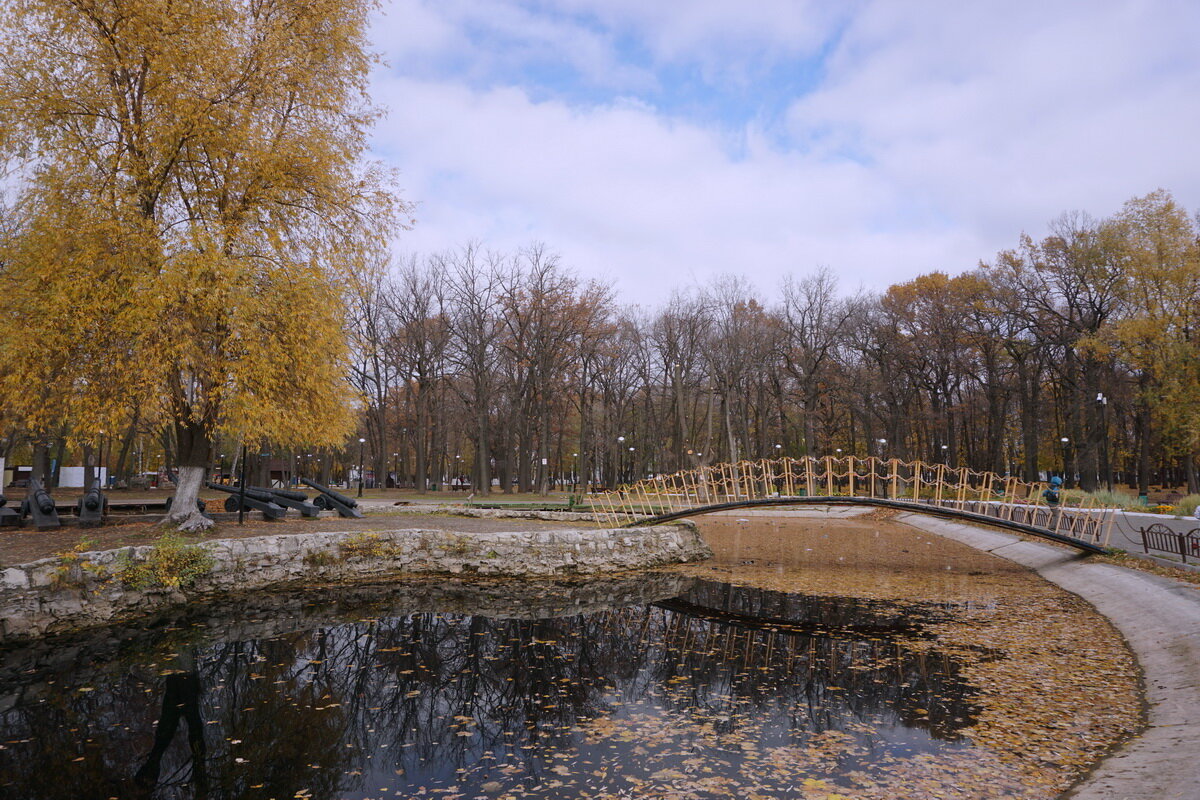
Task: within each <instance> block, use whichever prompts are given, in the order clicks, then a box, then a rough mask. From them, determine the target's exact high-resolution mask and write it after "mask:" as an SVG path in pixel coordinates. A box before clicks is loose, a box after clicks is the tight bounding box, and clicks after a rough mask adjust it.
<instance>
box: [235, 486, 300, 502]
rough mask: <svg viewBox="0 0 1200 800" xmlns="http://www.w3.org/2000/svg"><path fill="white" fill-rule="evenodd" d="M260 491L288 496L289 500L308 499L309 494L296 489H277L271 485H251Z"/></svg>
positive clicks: (278, 495)
mask: <svg viewBox="0 0 1200 800" xmlns="http://www.w3.org/2000/svg"><path fill="white" fill-rule="evenodd" d="M249 488H251V489H254V490H256V491H259V492H266V493H268V494H273V495H275V496H277V497H286V498H287V499H289V500H307V499H308V495H306V494H305V493H304V492H298V491H296V490H295V489H276V488H274V487H271V486H251V487H249Z"/></svg>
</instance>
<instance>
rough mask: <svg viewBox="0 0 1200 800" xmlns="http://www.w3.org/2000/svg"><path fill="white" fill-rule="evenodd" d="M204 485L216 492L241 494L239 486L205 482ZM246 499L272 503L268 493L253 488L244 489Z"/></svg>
mask: <svg viewBox="0 0 1200 800" xmlns="http://www.w3.org/2000/svg"><path fill="white" fill-rule="evenodd" d="M204 485H205V486H207V487H208V488H210V489H216V490H217V491H218V492H225V493H226V494H241V493H242V489H241V487H239V486H226V485H224V484H221V483H213V482H212V481H205V482H204ZM246 497H249V498H251V499H253V500H258V501H259V502H261V503H270V502H271V501H272V497H271V493H270V492H268V491H266V490H264V489H256V488H255V487H253V486H247V487H246Z"/></svg>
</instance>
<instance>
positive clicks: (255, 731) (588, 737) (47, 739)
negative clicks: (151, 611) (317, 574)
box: [0, 581, 975, 799]
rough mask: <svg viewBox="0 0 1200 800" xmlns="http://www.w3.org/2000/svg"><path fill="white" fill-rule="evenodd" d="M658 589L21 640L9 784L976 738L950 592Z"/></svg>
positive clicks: (887, 753)
mask: <svg viewBox="0 0 1200 800" xmlns="http://www.w3.org/2000/svg"><path fill="white" fill-rule="evenodd" d="M639 586H640V588H639V590H638V591H639V594H638V597H639V602H637V603H635V604H633V605H621V604H620V603H619V602H616V603H613V604H611V605H609V606H608V607H601V606H599V605H597V604H595V603H590V604H584V605H585V606H586V608H587V612H586V613H579V614H573V615H567V616H558V617H554V616H545V617H541V618H503V617H500V616H484V615H482V614H468V613H464V611H463V610H462V609H459V610H457V611H455V612H453V613H441V612H437V611H429V610H426V611H420V612H417V613H403V614H401V613H394V612H393V613H390V614H389V615H386V616H376V615H374V614H371V613H370V612H371V611H373V610H374V611H377V610H378V609H379V608H380V607H381V605H382V606H383V607H387V608H391V607H392V602H393V601H394V599H395V598H394V597H392V596H389V598H388V599H387V600H386V601H378V602H369V601H368V602H357V603H352V602H348V601H347V602H343V603H342V604H341V606H340V608H339V612H338V613H339V617H340V620H332V619H328V618H327V617H325V616H324V615H321V616H320V619H321V621H322V622H323V623H324V624H322V625H320V626H317V627H311V626H304V625H295V624H293V625H291V626H286V625H285V626H284V628H283V629H281V630H279V631H277V632H276V633H275V634H273V635H264V636H259V637H257V638H241V637H238V638H235V639H231V638H228V637H222V636H220V635H218V633H217V631H219V629H214V628H211V627H205V625H200V623H198V622H196V619H195V618H193V621H192V622H191V623H189V622H187V621H186V620H178V619H177V620H172V621H171V624H169V625H167V626H165V627H161V628H159V629H157V630H156V631H155V632H154V637H155V639H156V640H157V643H154V644H152V643H149V642H144V641H141V642H137V641H135V642H126V643H124V645H123V646H122V647H120V648H119V654H114V652H113V651H112V649H111V647H109V649H107V650H106V649H105V648H106V646H105V645H104V644H103V642H97V643H92V644H91V645H90V646H92V647H94V648H97V651H98V652H106V653H107V654H108V656H107V657H106V658H102V659H96V658H93V659H90V660H89V662H88V664H89V666H85V665H83V664H77V665H76V666H75V667H74V668H73V669H71V670H63V669H58V670H53V669H47V668H44V667H43V668H39V667H37V666H36V665H35V666H30V665H29V661H28V659H29V655H28V653H26V654H23V655H22V654H9V658H7V659H6V661H7V663H8V665H9V667H10V669H9V671H8V672H6V673H5V675H6V677H13V670H12V669H11V667H12V666H13V665H14V664H20V665H22V666H23V667H24V669H23V674H24V675H25V676H26V678H25V679H24V680H23V681H21V680H19V681H17V682H18V683H21V686H19V687H16V688H19V691H17V690H16V688H14V687H12V686H10V687H8V688H9V689H10V690H11V691H8V692H6V695H5V696H6V697H8V698H10V699H11V700H12V702H13V705H12V706H11V707H9V708H7V709H6V710H4V711H3V712H2V713H0V740H2V741H3V742H4V749H3V750H0V776H2V777H0V796H12V797H22V798H64V799H65V798H80V797H137V796H153V797H156V798H197V797H211V798H260V797H261V798H268V797H293V796H303V797H311V798H334V797H362V798H365V797H381V796H389V797H391V796H397V795H398V796H409V795H411V794H415V793H417V792H418V791H419V790H421V787H424V792H426V793H431V794H433V793H435V790H437V791H440V792H441V793H444V794H446V795H447V796H455V795H459V794H461V795H462V796H464V797H475V796H477V795H481V794H483V795H496V796H502V795H504V794H512V795H516V796H533V797H545V798H574V797H580V796H585V795H587V794H593V795H595V794H602V793H603V792H606V791H607V792H610V793H611V792H620V791H624V792H626V793H629V792H632V793H633V796H644V795H647V794H653V793H654V792H662V791H665V790H666V789H667V788H668V787H671V786H675V787H679V786H686V787H687V791H688V792H690V796H696V797H707V796H712V797H718V796H728V795H729V794H730V793H740V792H741V791H742V790H744V789H745V788H746V787H748V786H751V785H753V786H756V787H760V789H762V790H769V791H773V792H775V793H776V794H778V795H779V796H789V793H790V790H789V789H788V788H787V787H788V786H789V785H792V784H794V783H796V782H798V781H799V779H800V778H801V777H803V776H806V775H816V776H821V775H830V776H835V775H840V774H844V773H846V772H848V771H851V770H858V769H869V768H870V765H871V764H872V763H875V762H877V761H879V760H880V759H894V758H901V757H905V756H909V755H913V754H916V753H922V752H937V751H940V750H945V749H951V748H961V747H965V746H966V745H965V744H964V743H963V742H961V741H960V740H959V738H958V736H957V734H956V731H958V730H959V729H961V728H962V727H963V726H964V725H966V724H969V723H970V721H971V720H972V714H973V713H974V710H975V709H974V707H973V706H972V705H971V703H972V697H973V695H972V690H971V689H969V688H968V687H967V686H966V685H965V684H964V683H963V681H962V680H961V679H960V677H959V675H958V668H957V666H956V664H955V663H954V661H953V660H952V659H950V658H949V657H947V656H946V655H944V654H940V653H938V652H937V651H936V650H935V649H933V648H932V647H931V643H930V642H929V641H928V640H927V639H923V638H921V632H920V623H921V622H922V620H927V619H928V618H929V615H930V614H932V613H935V612H934V610H933V609H924V608H920V607H908V608H906V609H903V610H898V609H896V608H895V607H892V606H888V605H887V604H881V603H864V602H861V601H853V600H841V599H830V598H822V599H817V598H806V597H803V596H797V595H784V594H781V593H776V592H764V591H762V590H753V589H743V588H736V587H731V586H728V585H727V584H720V583H707V582H701V583H697V584H695V585H693V586H692V587H691V588H690V589H689V590H688V591H685V592H683V593H682V594H676V596H674V597H665V596H664V597H660V598H654V597H647V596H646V589H645V586H646V584H645V583H644V581H643V582H641V583H640V584H639ZM610 588H611V587H610ZM672 588H674V589H676V590H678V589H679V588H681V587H679V586H674V587H672ZM526 589H527V590H529V589H530V587H526ZM356 591H359V592H360V593H361V591H362V590H361V589H359V590H356ZM377 591H379V592H381V593H388V590H385V589H383V588H380V589H378V590H377ZM533 591H535V592H540V593H542V594H543V595H545V596H547V597H551V598H553V601H554V602H555V603H558V604H559V606H561V607H565V608H570V607H572V604H573V602H574V601H573V600H572V599H571V598H570V597H569V592H570V590H569V589H568V588H566V587H562V586H546V587H542V588H540V589H538V588H537V587H534V588H533ZM390 594H391V593H389V595H390ZM611 594H613V593H612V592H610V595H611ZM615 594H616V595H617V596H618V600H619V596H620V592H616V593H615ZM358 599H359V600H360V601H364V600H369V598H364V597H362V596H359V598H358ZM648 601H650V602H648ZM284 605H285V606H286V602H285V603H284ZM327 607H328V604H323V605H322V608H327ZM525 608H526V610H527V609H528V608H529V606H526V607H525ZM493 613H494V609H493ZM202 617H203V618H204V619H207V620H209V621H211V620H212V619H213V616H212V615H211V614H210V615H208V616H203V615H202ZM196 625H199V626H200V627H201V628H202V629H203V630H205V631H206V633H205V635H204V636H202V637H200V638H199V640H192V641H189V642H187V643H186V644H185V646H182V647H177V646H175V645H176V644H177V642H178V640H179V637H181V636H183V635H184V634H185V633H186V632H187V631H189V630H190V629H191V628H192V627H193V626H196ZM101 638H103V637H101ZM184 639H186V637H184ZM164 645H166V647H167V650H164V649H163V646H164ZM78 647H79V648H80V649H79V651H78V652H79V653H82V654H86V653H87V652H89V651H88V647H89V644H88V643H82V644H79V645H78ZM23 659H24V660H23ZM180 727H183V728H184V731H183V732H181V731H179V728H180ZM797 792H798V790H797ZM627 796H628V795H627ZM796 796H800V795H799V794H797V795H796Z"/></svg>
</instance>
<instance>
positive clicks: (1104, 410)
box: [1096, 392, 1113, 491]
mask: <svg viewBox="0 0 1200 800" xmlns="http://www.w3.org/2000/svg"><path fill="white" fill-rule="evenodd" d="M1096 405H1097V406H1099V407H1100V475H1101V477H1102V478H1103V480H1104V488H1105V489H1108V490H1109V491H1112V487H1113V471H1112V463H1111V462H1110V461H1109V460H1108V398H1107V397H1105V396H1104V392H1096Z"/></svg>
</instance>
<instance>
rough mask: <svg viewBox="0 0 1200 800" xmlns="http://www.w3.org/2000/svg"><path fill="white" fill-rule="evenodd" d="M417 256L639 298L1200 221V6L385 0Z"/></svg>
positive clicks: (387, 97) (873, 276)
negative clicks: (1078, 229) (568, 270)
mask: <svg viewBox="0 0 1200 800" xmlns="http://www.w3.org/2000/svg"><path fill="white" fill-rule="evenodd" d="M383 2H384V7H383V8H382V10H381V13H380V14H379V15H377V18H376V19H375V22H374V27H373V38H374V42H375V47H376V49H377V51H378V52H379V53H380V54H381V55H382V56H383V58H384V60H385V62H386V63H385V64H384V65H383V66H381V67H380V68H379V69H378V71H377V73H376V75H375V76H374V79H373V90H372V91H373V98H374V100H375V101H376V102H377V103H378V104H380V105H382V106H383V107H384V108H385V109H386V110H387V116H386V118H385V119H384V120H383V121H382V122H381V123H380V124H379V126H378V128H377V130H376V134H375V138H374V150H375V156H376V157H377V158H379V159H381V160H383V161H385V162H386V163H388V164H390V165H392V166H393V167H395V168H396V169H397V170H398V171H399V175H400V178H399V182H400V185H401V187H402V191H403V193H404V195H405V197H406V198H407V199H409V200H411V201H413V202H415V203H416V204H417V209H416V214H415V216H416V226H415V227H414V229H413V230H412V231H409V232H406V233H404V234H402V235H401V236H399V237H398V239H397V243H396V249H397V250H398V251H400V252H406V253H407V252H416V253H425V252H429V251H434V250H441V249H444V248H448V247H454V246H458V245H461V244H462V243H464V242H466V241H468V240H476V241H479V242H482V243H483V244H485V245H487V246H490V247H492V248H496V249H504V250H508V249H515V248H517V247H519V246H522V245H524V244H527V243H529V242H533V241H539V242H543V243H545V244H546V245H547V246H548V247H549V248H551V249H552V250H555V251H557V252H558V253H559V254H560V255H561V256H562V258H563V260H564V262H565V263H567V264H569V265H571V266H573V267H574V268H575V269H577V270H578V271H579V272H580V273H581V274H583V275H585V276H588V277H599V278H603V279H605V280H610V281H612V282H613V283H614V284H615V285H616V287H617V289H618V291H619V292H620V295H621V297H623V298H624V299H625V300H628V301H646V302H656V301H658V300H660V299H662V298H665V297H666V295H667V294H668V293H669V291H670V289H671V288H672V287H674V286H679V285H685V284H689V283H694V282H697V281H698V282H706V281H707V280H708V279H709V278H711V277H712V276H714V275H718V274H722V273H738V274H745V275H747V276H749V277H750V278H751V279H752V280H753V281H754V282H755V283H756V284H757V285H758V286H760V287H761V288H763V289H765V290H769V289H770V288H771V287H773V286H775V285H776V284H777V283H778V280H779V279H780V277H781V276H783V275H785V274H787V273H794V274H803V273H806V272H809V271H811V270H813V269H814V268H816V267H818V266H822V265H824V266H828V267H829V268H831V269H832V270H834V271H835V272H836V273H837V274H838V275H839V276H840V278H841V281H842V285H843V287H844V288H847V289H852V288H856V287H858V286H863V287H866V288H868V289H880V288H883V287H886V286H887V285H888V284H890V283H893V282H896V281H899V280H904V279H907V278H910V277H913V276H915V275H918V274H920V273H922V272H927V271H931V270H935V269H940V270H944V271H948V272H952V273H953V272H959V271H962V270H965V269H969V268H971V267H973V266H974V265H975V264H976V263H977V262H978V261H979V260H980V259H990V258H991V257H992V255H994V254H995V252H996V251H997V250H998V249H1000V248H1004V247H1009V246H1011V245H1012V244H1014V243H1015V242H1016V240H1017V237H1018V236H1019V235H1020V233H1021V232H1022V231H1027V232H1029V233H1030V234H1032V235H1035V236H1040V235H1043V234H1044V233H1045V228H1046V223H1047V222H1048V221H1049V220H1051V219H1052V218H1054V217H1055V216H1057V215H1058V214H1060V213H1061V212H1063V211H1067V210H1083V211H1087V212H1089V213H1091V214H1093V215H1096V216H1105V215H1108V214H1111V213H1113V212H1115V211H1116V210H1118V209H1119V208H1120V205H1121V204H1122V203H1123V202H1124V201H1125V200H1127V199H1128V198H1130V197H1132V196H1134V195H1139V194H1145V193H1147V192H1150V191H1152V190H1154V189H1155V188H1158V187H1163V188H1166V189H1169V190H1171V191H1172V192H1174V194H1175V197H1176V199H1177V200H1179V201H1180V202H1181V203H1183V204H1184V205H1185V207H1187V208H1189V209H1193V210H1194V209H1197V208H1200V158H1198V157H1197V153H1196V149H1197V142H1200V46H1198V45H1197V41H1198V39H1200V3H1198V2H1195V0H1176V1H1175V2H1171V1H1170V0H1162V1H1161V2H1153V1H1151V0H1144V1H1142V2H1138V1H1135V0H1126V1H1125V2H1115V1H1114V2H1110V1H1109V0H1086V2H1065V1H1060V0H1038V1H1036V2H1032V1H1028V0H1003V1H1002V2H976V1H975V0H972V2H961V0H936V1H935V0H912V1H911V2H909V1H905V2H900V1H899V0H877V1H876V2H870V1H864V2H850V1H848V0H822V1H819V2H818V1H816V0H813V1H812V2H805V0H741V2H719V1H718V0H692V1H691V2H685V0H558V2H536V1H534V0H526V1H522V0H383Z"/></svg>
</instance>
